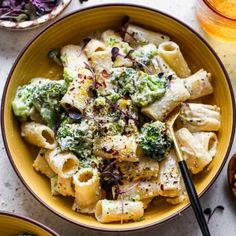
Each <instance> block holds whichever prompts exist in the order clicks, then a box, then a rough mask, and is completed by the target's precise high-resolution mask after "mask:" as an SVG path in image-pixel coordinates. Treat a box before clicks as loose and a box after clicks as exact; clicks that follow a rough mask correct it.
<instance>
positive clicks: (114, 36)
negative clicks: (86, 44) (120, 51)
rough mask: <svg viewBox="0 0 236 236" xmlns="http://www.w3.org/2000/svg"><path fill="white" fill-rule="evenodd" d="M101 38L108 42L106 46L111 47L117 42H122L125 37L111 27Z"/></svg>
mask: <svg viewBox="0 0 236 236" xmlns="http://www.w3.org/2000/svg"><path fill="white" fill-rule="evenodd" d="M101 39H102V41H103V42H104V43H105V44H106V46H109V47H112V46H115V45H116V44H117V43H120V42H122V41H123V39H122V38H121V37H120V35H119V34H118V33H116V32H115V31H114V30H110V29H108V30H106V31H104V32H103V33H102V35H101Z"/></svg>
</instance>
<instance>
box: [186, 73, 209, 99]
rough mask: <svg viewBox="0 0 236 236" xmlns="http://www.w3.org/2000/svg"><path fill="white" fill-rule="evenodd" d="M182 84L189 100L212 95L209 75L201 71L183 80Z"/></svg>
mask: <svg viewBox="0 0 236 236" xmlns="http://www.w3.org/2000/svg"><path fill="white" fill-rule="evenodd" d="M184 84H185V87H186V88H187V90H188V91H189V93H190V98H189V99H190V100H193V99H196V98H199V97H203V96H206V95H208V94H211V93H213V87H212V85H211V73H207V72H206V71H205V70H203V69H201V70H199V71H198V72H196V73H195V74H193V75H191V76H189V77H187V78H186V79H184Z"/></svg>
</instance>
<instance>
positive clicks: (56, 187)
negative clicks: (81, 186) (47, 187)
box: [51, 175, 75, 197]
mask: <svg viewBox="0 0 236 236" xmlns="http://www.w3.org/2000/svg"><path fill="white" fill-rule="evenodd" d="M51 189H52V194H53V195H59V194H61V195H62V196H72V197H74V195H75V191H74V188H73V184H72V177H70V178H62V177H60V176H58V175H56V176H55V177H53V178H51Z"/></svg>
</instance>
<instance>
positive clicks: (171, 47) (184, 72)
mask: <svg viewBox="0 0 236 236" xmlns="http://www.w3.org/2000/svg"><path fill="white" fill-rule="evenodd" d="M158 49H159V54H160V55H161V57H163V58H164V60H165V61H166V62H167V63H168V64H169V66H170V67H171V68H172V69H173V70H174V71H175V72H176V74H177V75H178V76H179V77H181V78H184V77H188V76H190V75H191V71H190V69H189V67H188V64H187V62H186V61H185V59H184V57H183V55H182V53H181V51H180V48H179V46H178V44H176V43H174V42H172V41H170V42H164V43H161V44H160V45H159V47H158Z"/></svg>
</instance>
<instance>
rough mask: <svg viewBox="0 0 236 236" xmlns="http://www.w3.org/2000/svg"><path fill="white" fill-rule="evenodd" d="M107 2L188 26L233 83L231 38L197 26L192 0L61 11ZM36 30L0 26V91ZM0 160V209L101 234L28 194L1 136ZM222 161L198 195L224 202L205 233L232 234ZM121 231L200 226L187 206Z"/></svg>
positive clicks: (235, 60)
mask: <svg viewBox="0 0 236 236" xmlns="http://www.w3.org/2000/svg"><path fill="white" fill-rule="evenodd" d="M111 2H126V3H136V4H140V5H145V6H150V7H153V8H156V9H159V10H162V11H164V12H167V13H169V14H171V15H173V16H175V17H177V18H179V19H180V20H182V21H184V22H186V23H187V24H189V25H190V26H192V27H193V28H194V29H195V30H196V31H198V32H199V33H200V34H201V35H203V37H205V38H206V39H207V40H208V41H209V42H210V44H211V45H212V46H213V47H214V48H215V50H216V51H217V53H218V54H219V56H220V57H221V59H222V61H223V62H224V64H225V66H226V68H227V70H228V73H229V75H230V77H231V80H232V84H233V87H234V89H236V43H226V42H220V41H217V40H214V39H211V38H209V37H208V36H207V35H205V34H204V33H203V32H202V30H201V29H200V27H199V25H198V23H197V20H196V17H195V13H194V10H195V0H178V1H177V0H152V1H149V0H126V1H112V0H90V1H88V2H85V3H84V4H80V3H79V1H78V0H72V3H71V4H70V6H69V7H68V8H67V9H66V11H65V12H64V13H63V15H64V14H67V13H69V12H71V11H73V10H75V9H79V8H84V7H86V6H91V5H95V4H102V3H111ZM38 31H39V29H35V30H30V31H23V32H15V31H7V30H4V29H0V79H1V80H0V93H1V94H2V90H3V87H4V84H5V80H6V78H7V75H8V73H9V71H10V68H11V66H12V64H13V62H14V60H15V59H16V56H17V54H18V53H19V51H20V50H21V49H22V48H23V46H24V45H25V44H26V42H27V41H28V40H30V39H31V38H32V37H33V36H34V35H35V34H36V33H37V32H38ZM235 151H236V147H235V144H234V145H233V148H232V151H231V155H232V154H233V153H234V152H235ZM0 166H1V171H0V210H5V211H9V212H15V213H19V214H22V215H25V216H28V217H32V218H33V219H36V220H38V221H40V222H42V223H44V224H45V225H47V226H49V227H51V228H52V229H54V230H55V231H57V232H58V233H60V234H61V235H62V236H73V235H78V236H79V235H80V236H82V235H103V233H97V232H93V231H90V230H88V229H83V228H80V227H78V226H75V225H73V224H70V223H68V222H66V221H64V220H62V219H61V218H59V217H58V216H56V215H54V214H53V213H51V212H50V211H49V210H47V209H46V208H45V207H44V206H42V205H41V204H40V203H39V202H37V200H36V199H34V198H33V197H32V195H31V194H30V193H29V192H28V191H27V190H26V188H25V187H24V186H23V185H22V183H21V182H20V180H19V179H18V177H17V176H16V174H15V172H14V170H13V168H12V167H11V165H10V162H9V160H8V158H7V155H6V152H5V149H4V145H3V142H2V139H0ZM226 167H227V165H226V166H225V167H224V169H223V171H222V173H221V174H220V176H219V177H218V179H217V180H216V182H215V183H214V184H213V185H212V187H211V188H210V189H209V191H208V192H207V193H206V194H205V195H204V196H203V197H202V198H201V202H202V205H203V208H206V207H211V208H214V207H215V206H217V205H223V206H224V207H225V210H224V211H223V213H219V214H215V215H214V216H213V217H212V219H211V221H210V223H209V227H210V230H211V233H212V235H214V236H223V235H227V236H234V235H236V224H235V219H236V204H235V203H236V201H235V199H233V198H232V196H231V193H230V191H229V189H228V185H227V176H226V171H227V168H226ZM122 234H124V233H122ZM117 235H118V234H117ZM127 235H141V236H142V235H146V236H148V235H150V236H151V235H165V236H174V235H175V236H184V235H190V236H200V235H201V232H200V230H199V228H198V225H197V223H196V220H195V217H194V215H193V212H192V209H188V210H186V211H185V212H183V213H182V214H181V215H179V216H178V217H176V218H175V219H173V220H171V221H169V222H167V223H165V224H162V225H160V226H158V227H156V228H152V229H150V230H145V231H140V232H138V233H137V232H136V233H129V234H127Z"/></svg>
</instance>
